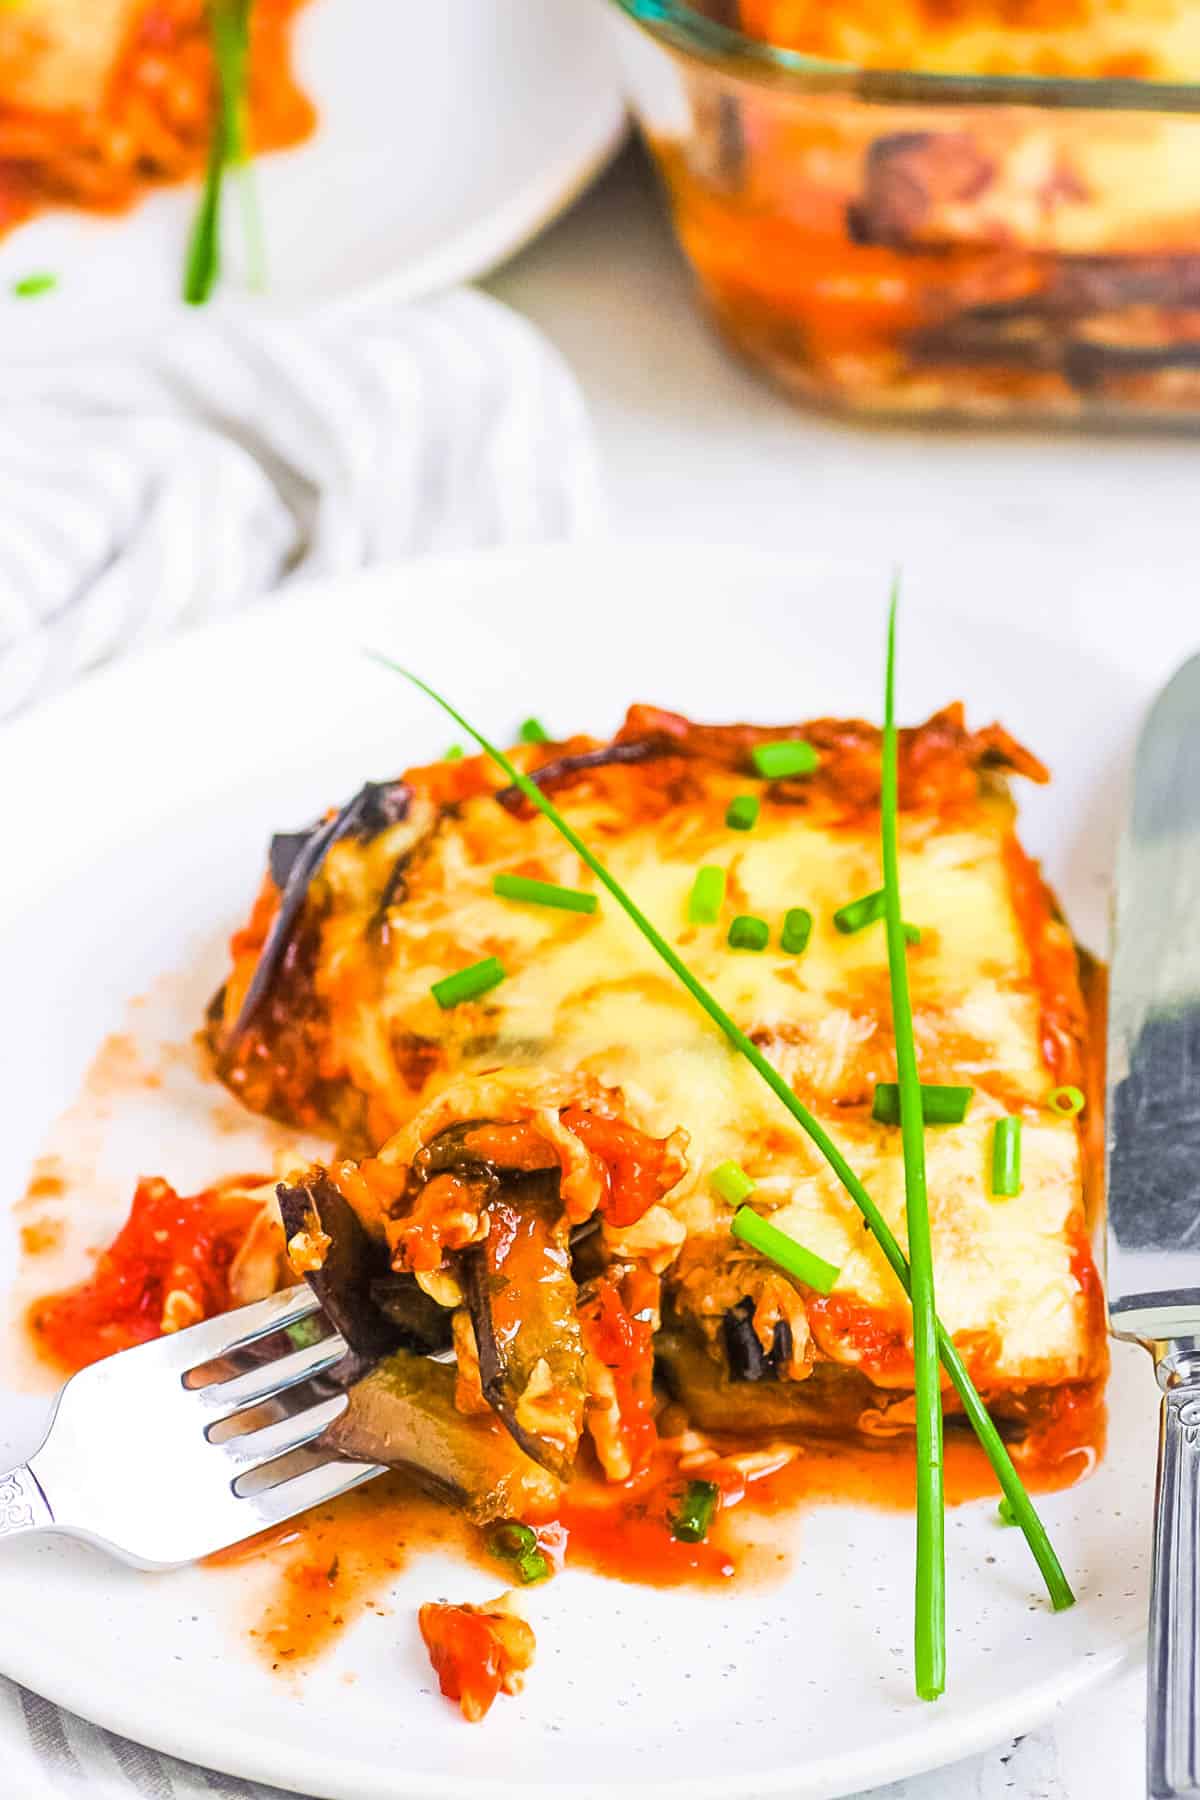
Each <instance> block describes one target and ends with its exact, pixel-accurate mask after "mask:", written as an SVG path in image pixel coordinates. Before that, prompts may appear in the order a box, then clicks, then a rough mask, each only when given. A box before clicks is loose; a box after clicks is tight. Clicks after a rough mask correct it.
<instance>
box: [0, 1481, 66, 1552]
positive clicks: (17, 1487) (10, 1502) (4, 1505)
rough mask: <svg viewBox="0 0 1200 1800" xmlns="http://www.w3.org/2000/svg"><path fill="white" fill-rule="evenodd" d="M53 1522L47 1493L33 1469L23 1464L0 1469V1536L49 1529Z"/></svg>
mask: <svg viewBox="0 0 1200 1800" xmlns="http://www.w3.org/2000/svg"><path fill="white" fill-rule="evenodd" d="M53 1524H54V1514H53V1513H52V1512H51V1511H50V1507H49V1505H48V1504H47V1501H46V1496H45V1494H43V1492H42V1490H41V1488H40V1487H39V1486H38V1483H37V1481H36V1479H35V1478H34V1475H33V1472H32V1470H30V1469H27V1468H25V1467H24V1466H23V1465H22V1467H21V1468H19V1469H9V1471H8V1473H7V1474H2V1473H0V1538H6V1537H17V1536H18V1535H19V1534H20V1533H21V1532H23V1531H46V1530H48V1529H50V1528H51V1527H52V1526H53Z"/></svg>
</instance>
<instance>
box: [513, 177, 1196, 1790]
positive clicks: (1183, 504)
mask: <svg viewBox="0 0 1200 1800" xmlns="http://www.w3.org/2000/svg"><path fill="white" fill-rule="evenodd" d="M487 286H488V287H489V289H490V291H491V292H492V293H494V294H496V295H497V296H498V297H499V298H501V299H503V300H506V301H508V303H509V304H510V305H512V306H514V307H516V308H518V309H519V310H520V311H521V312H524V313H525V314H527V315H528V317H529V318H531V319H532V320H534V321H535V322H536V323H537V324H538V325H540V326H541V327H542V329H543V330H544V331H545V332H546V333H547V335H548V336H549V337H550V338H551V339H552V340H553V341H554V342H555V343H556V344H557V345H558V347H559V348H560V349H561V350H562V352H563V353H564V354H565V356H566V357H567V359H568V360H569V361H570V363H571V364H572V365H573V367H574V369H575V372H576V374H577V376H578V377H579V380H580V382H581V383H582V386H583V389H584V393H585V395H586V397H587V399H588V402H589V404H590V406H591V409H592V415H593V418H594V421H595V424H596V428H597V432H598V436H599V441H600V448H601V455H602V459H603V465H604V473H605V479H606V487H607V494H608V505H609V521H610V524H611V526H612V528H613V530H614V531H616V532H617V533H618V534H621V535H624V536H629V537H635V538H636V537H639V536H640V537H649V536H662V535H679V536H685V537H688V538H690V539H692V540H704V539H708V540H724V541H730V542H746V543H753V544H758V545H773V546H776V547H780V548H786V547H789V546H791V547H794V548H796V549H797V550H808V551H816V552H818V553H823V554H834V553H837V552H839V551H840V552H841V553H842V554H848V555H850V556H854V555H856V554H861V553H862V551H863V550H864V548H867V547H869V548H870V549H871V550H872V551H873V552H876V553H878V552H880V550H881V549H882V552H883V553H884V554H886V555H888V556H889V557H894V558H895V560H896V562H897V563H898V564H899V565H900V566H901V567H902V569H903V571H904V579H905V583H906V585H907V586H908V588H909V589H910V590H911V591H914V592H916V591H920V592H925V593H932V594H938V595H947V596H953V597H954V598H955V599H956V600H957V601H958V603H959V604H960V605H961V606H962V608H963V610H964V611H970V610H973V609H974V610H980V611H984V610H986V611H988V612H991V613H999V614H1001V615H1002V616H1006V617H1009V618H1011V619H1013V620H1014V621H1024V622H1027V623H1031V624H1036V623H1037V622H1038V621H1046V620H1048V619H1050V618H1051V617H1053V618H1054V621H1055V623H1056V625H1057V627H1059V628H1065V629H1067V630H1068V631H1070V632H1071V633H1073V634H1078V636H1079V637H1080V638H1086V639H1087V640H1088V641H1089V642H1090V643H1091V644H1092V645H1093V646H1094V648H1096V649H1097V650H1099V651H1101V652H1102V653H1104V654H1106V655H1108V656H1111V657H1113V658H1114V659H1116V660H1117V661H1118V662H1120V663H1121V664H1122V665H1123V666H1125V667H1127V668H1129V669H1130V670H1131V671H1136V672H1137V673H1138V674H1139V675H1144V676H1148V677H1151V678H1154V679H1162V678H1165V676H1166V674H1167V673H1168V672H1169V671H1170V669H1171V668H1173V667H1174V666H1175V665H1176V664H1177V663H1178V662H1180V661H1181V660H1182V659H1183V658H1184V657H1185V656H1186V655H1187V654H1188V653H1190V652H1191V651H1193V650H1196V649H1200V578H1198V568H1197V564H1198V557H1197V541H1198V536H1200V534H1198V532H1197V517H1198V508H1197V497H1198V492H1200V442H1198V441H1197V440H1196V439H1195V438H1191V439H1189V438H1187V437H1185V436H1173V437H1166V436H1164V437H1152V436H1147V435H1136V436H1133V435H1130V436H1126V435H1113V436H1093V437H1078V436H1072V435H1069V434H1059V433H1053V434H1052V433H1046V432H1039V433H1032V432H1012V433H1007V432H1006V433H1002V434H1001V433H990V434H989V433H979V432H971V431H956V430H948V429H945V428H941V429H925V430H921V431H909V430H906V429H902V428H896V427H887V428H883V427H870V428H867V427H863V426H855V425H849V424H845V423H841V422H839V421H837V420H834V419H829V418H823V417H820V416H817V415H814V414H809V413H803V412H798V411H796V410H795V409H794V408H793V407H792V406H791V405H790V404H789V403H787V402H786V401H784V400H783V399H781V398H780V397H779V396H778V395H777V394H776V393H775V392H774V391H773V390H772V389H771V388H770V387H769V386H768V385H766V384H765V383H764V382H762V381H761V380H760V379H759V378H758V377H756V376H755V375H753V374H752V373H751V372H750V371H749V370H747V369H745V368H743V367H742V366H741V365H740V364H739V363H737V362H736V361H735V360H734V359H733V358H732V357H730V356H729V355H728V354H727V353H726V352H724V351H723V350H722V349H721V348H720V346H719V345H718V344H717V343H716V341H715V340H714V339H713V338H712V337H711V336H710V335H709V333H708V331H707V328H706V327H705V326H704V324H703V323H702V321H701V320H700V319H699V317H698V316H697V314H696V313H695V311H694V309H693V306H692V301H691V293H690V282H689V277H688V274H687V271H686V269H685V267H684V265H683V263H682V260H681V258H680V257H679V255H678V253H677V252H676V250H675V247H674V244H673V242H672V239H671V236H670V231H669V228H668V226H667V223H666V220H665V216H664V213H663V209H662V206H661V203H660V199H659V195H658V192H657V190H656V188H655V185H654V181H653V177H652V176H651V174H650V172H649V170H648V169H647V167H646V165H645V163H644V162H643V160H642V158H641V156H640V154H639V153H638V152H636V151H631V152H629V153H627V154H626V155H625V156H624V157H623V158H622V159H621V161H620V162H619V163H618V164H617V165H616V167H615V168H614V169H613V170H612V171H611V172H610V174H609V175H608V176H607V177H606V178H605V180H604V181H603V182H602V183H601V185H600V186H599V187H598V188H597V189H596V190H594V191H593V193H592V194H590V195H589V196H588V197H587V198H586V199H585V200H584V201H583V202H582V203H581V204H580V205H579V206H578V207H577V208H576V209H575V211H574V212H573V213H571V214H570V215H569V216H568V217H567V218H566V219H565V220H564V221H562V222H561V223H560V224H559V225H557V226H555V227H554V228H553V229H552V230H551V231H550V232H549V233H547V234H546V236H545V237H543V238H542V239H541V240H540V241H539V242H538V243H537V244H535V245H534V246H533V247H532V248H531V249H529V250H527V251H526V252H525V253H524V254H523V255H522V256H521V257H519V258H518V259H517V260H516V261H515V262H513V263H511V264H509V266H508V267H507V268H505V269H503V270H502V271H500V273H499V274H497V275H496V276H494V277H493V278H492V279H491V280H490V281H489V282H488V283H487ZM685 599H686V596H680V601H681V602H683V601H684V600H685ZM666 604H671V602H670V600H669V599H668V600H667V601H666ZM1151 1392H1152V1390H1151ZM1148 1399H1149V1394H1148ZM1141 1687H1142V1677H1141V1675H1140V1673H1137V1672H1135V1673H1133V1674H1132V1675H1130V1676H1128V1677H1126V1678H1124V1679H1123V1680H1122V1681H1121V1682H1119V1683H1118V1684H1116V1685H1115V1686H1113V1687H1111V1688H1108V1689H1106V1690H1105V1691H1104V1692H1103V1694H1101V1695H1100V1696H1098V1697H1096V1698H1094V1699H1090V1700H1088V1701H1086V1702H1084V1703H1083V1704H1082V1705H1079V1706H1077V1707H1075V1708H1073V1709H1070V1710H1069V1711H1067V1712H1065V1713H1063V1714H1062V1715H1061V1716H1060V1718H1059V1719H1058V1721H1057V1722H1056V1724H1055V1726H1054V1727H1053V1728H1052V1729H1048V1730H1046V1731H1042V1732H1038V1733H1036V1734H1034V1735H1032V1736H1030V1737H1027V1738H1024V1739H1021V1740H1020V1741H1019V1742H1018V1743H1017V1744H1016V1745H1013V1744H1012V1743H1006V1744H1003V1745H1001V1746H999V1747H998V1748H997V1749H996V1750H995V1751H994V1752H991V1753H989V1754H987V1755H984V1756H980V1757H977V1758H974V1759H972V1760H971V1761H970V1762H968V1763H960V1764H956V1765H955V1766H954V1767H953V1768H950V1769H945V1770H943V1771H941V1772H939V1773H938V1774H936V1775H930V1776H924V1777H921V1778H920V1779H913V1780H909V1781H904V1782H900V1783H897V1784H896V1785H894V1786H892V1787H889V1788H886V1789H883V1790H880V1791H879V1792H878V1793H877V1794H876V1795H874V1796H872V1800H1136V1797H1137V1796H1138V1795H1140V1794H1141V1793H1142V1791H1143V1789H1142V1745H1141V1736H1142V1721H1143V1708H1142V1691H1141Z"/></svg>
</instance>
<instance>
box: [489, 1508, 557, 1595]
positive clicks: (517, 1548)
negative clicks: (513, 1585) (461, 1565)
mask: <svg viewBox="0 0 1200 1800" xmlns="http://www.w3.org/2000/svg"><path fill="white" fill-rule="evenodd" d="M487 1546H488V1549H489V1550H490V1551H491V1553H492V1555H493V1556H498V1557H499V1558H500V1560H501V1561H502V1562H508V1563H512V1564H513V1566H514V1568H515V1569H516V1572H517V1576H518V1579H519V1580H520V1581H522V1582H524V1583H525V1584H526V1586H528V1585H529V1584H530V1583H532V1582H535V1581H545V1579H546V1577H547V1576H548V1575H549V1573H550V1564H549V1563H548V1562H547V1560H546V1557H545V1554H544V1552H543V1551H542V1549H541V1546H540V1545H539V1543H538V1541H537V1533H536V1532H535V1531H531V1530H530V1528H529V1526H528V1525H520V1524H518V1523H517V1521H516V1520H515V1519H505V1520H504V1521H503V1522H502V1523H501V1524H499V1525H497V1526H496V1527H495V1529H494V1530H492V1531H490V1532H489V1533H488V1539H487Z"/></svg>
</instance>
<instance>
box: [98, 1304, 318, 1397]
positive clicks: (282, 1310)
mask: <svg viewBox="0 0 1200 1800" xmlns="http://www.w3.org/2000/svg"><path fill="white" fill-rule="evenodd" d="M317 1310H318V1301H317V1298H316V1295H315V1294H314V1293H313V1291H312V1289H311V1288H310V1287H308V1286H307V1285H306V1284H305V1283H304V1282H301V1283H300V1285H299V1286H298V1287H292V1288H285V1289H284V1290H283V1292H282V1293H279V1294H271V1295H270V1296H269V1297H268V1298H267V1299H266V1300H256V1301H255V1302H254V1304H253V1305H252V1306H239V1307H238V1308H237V1309H236V1310H235V1311H234V1312H227V1313H218V1315H217V1317H216V1318H215V1319H205V1320H204V1322H203V1323H202V1324H200V1325H188V1326H186V1327H185V1328H184V1330H183V1331H176V1332H173V1333H172V1334H171V1335H170V1336H169V1337H161V1338H155V1339H154V1341H153V1348H152V1351H151V1354H152V1355H153V1356H154V1357H155V1359H156V1361H157V1363H158V1366H159V1367H160V1368H172V1369H177V1370H178V1371H179V1373H180V1374H181V1375H186V1374H187V1372H188V1370H189V1369H196V1368H199V1366H200V1364H201V1363H206V1362H215V1361H216V1359H217V1358H218V1357H220V1356H228V1355H229V1354H230V1352H231V1351H234V1350H241V1349H244V1348H245V1347H246V1346H247V1345H248V1344H254V1343H257V1342H258V1340H259V1339H260V1338H264V1337H268V1336H269V1335H270V1333H271V1332H273V1331H283V1330H285V1329H286V1327H287V1326H289V1325H298V1324H299V1323H300V1320H301V1319H307V1318H308V1316H309V1314H310V1313H314V1312H316V1311H317ZM125 1354H126V1355H128V1354H130V1353H129V1352H128V1351H127V1352H125Z"/></svg>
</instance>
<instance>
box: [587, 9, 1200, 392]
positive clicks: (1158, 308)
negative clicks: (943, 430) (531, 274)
mask: <svg viewBox="0 0 1200 1800" xmlns="http://www.w3.org/2000/svg"><path fill="white" fill-rule="evenodd" d="M752 3H753V0H740V4H741V6H742V7H743V8H745V7H746V6H747V4H752ZM829 3H830V5H831V6H832V7H833V8H834V9H836V6H837V3H838V0H829ZM1192 3H1193V5H1194V4H1195V0H1192ZM614 4H615V5H616V6H618V7H619V8H620V10H621V12H622V13H623V14H624V15H626V17H625V18H624V19H623V20H621V21H620V36H621V39H622V45H623V54H624V59H625V65H626V70H627V74H628V78H629V82H630V87H631V95H632V99H633V103H634V107H635V110H636V112H637V114H638V118H639V121H640V123H641V126H642V129H643V131H644V132H645V135H646V137H647V139H648V141H649V143H650V145H651V147H652V149H653V152H654V155H655V157H656V159H657V162H658V166H659V169H660V171H661V174H662V177H663V179H664V182H665V184H666V189H667V193H668V195H669V198H670V203H671V208H672V212H673V216H674V221H675V227H676V230H677V232H678V235H679V239H680V242H681V244H682V246H683V249H684V251H685V252H686V254H687V256H688V258H689V260H690V262H691V265H692V268H693V270H694V272H695V275H696V278H697V281H698V283H699V288H700V292H701V295H702V296H703V299H704V302H705V305H706V307H707V309H708V311H709V313H710V314H711V316H712V318H713V319H714V321H715V323H716V324H717V326H718V328H719V329H720V331H721V332H722V334H723V335H724V337H725V338H726V339H727V340H728V341H729V342H730V343H731V344H732V345H733V346H734V347H735V348H736V349H738V350H739V351H741V352H742V353H743V354H745V355H746V356H748V357H749V358H750V359H751V360H752V361H753V362H755V363H756V364H758V365H759V366H760V367H762V368H763V369H765V370H767V371H768V372H769V373H770V374H771V375H772V376H774V377H775V378H776V379H777V380H778V381H779V382H781V383H782V384H783V385H784V386H785V387H786V388H787V389H788V390H789V391H790V392H791V393H792V394H794V395H796V396H797V397H798V398H800V399H802V400H804V401H807V402H810V403H816V404H820V405H824V406H829V407H834V408H840V409H844V410H849V411H853V412H859V413H870V414H875V415H885V416H886V415H889V414H890V415H894V416H898V417H911V416H913V415H915V414H920V415H926V416H938V415H941V416H945V417H958V418H962V417H969V418H976V419H981V418H996V419H1015V420H1023V419H1042V420H1044V419H1047V418H1053V419H1062V420H1068V421H1070V420H1077V421H1080V422H1088V423H1093V422H1096V423H1122V422H1136V423H1170V424H1173V425H1179V424H1191V425H1195V424H1197V423H1200V84H1194V83H1192V82H1191V81H1165V80H1161V79H1159V80H1146V79H1139V78H1130V77H1128V76H1125V77H1111V76H1110V77H1109V78H1106V79H1095V78H1081V77H1078V76H1070V77H1066V78H1064V77H1061V76H1058V75H1055V76H1051V77H1048V76H1023V75H1011V74H1010V75H990V74H989V75H982V76H961V75H956V74H954V73H952V72H931V71H928V70H896V69H881V68H867V67H863V66H861V65H855V64H850V63H842V62H835V61H829V60H821V59H816V58H813V57H811V56H807V55H803V54H800V53H798V52H796V51H792V50H787V49H781V48H779V47H777V46H775V45H772V44H768V43H766V42H763V41H760V40H759V39H756V38H754V37H750V36H747V35H746V34H745V33H744V32H743V31H741V30H739V29H736V28H734V27H733V26H731V25H730V24H728V23H723V22H722V18H721V17H714V16H712V15H713V14H720V15H722V16H723V17H724V18H725V19H728V18H729V17H742V16H743V13H739V11H738V7H739V0H705V3H704V4H703V5H700V4H695V5H693V4H688V3H687V0H614ZM759 4H760V7H761V0H759ZM935 10H936V9H935ZM951 11H953V9H951ZM1150 16H1151V17H1153V13H1151V15H1150ZM1114 60H1116V59H1114ZM1129 60H1131V59H1129V58H1126V61H1129ZM1143 60H1145V61H1147V63H1148V64H1149V59H1143Z"/></svg>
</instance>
